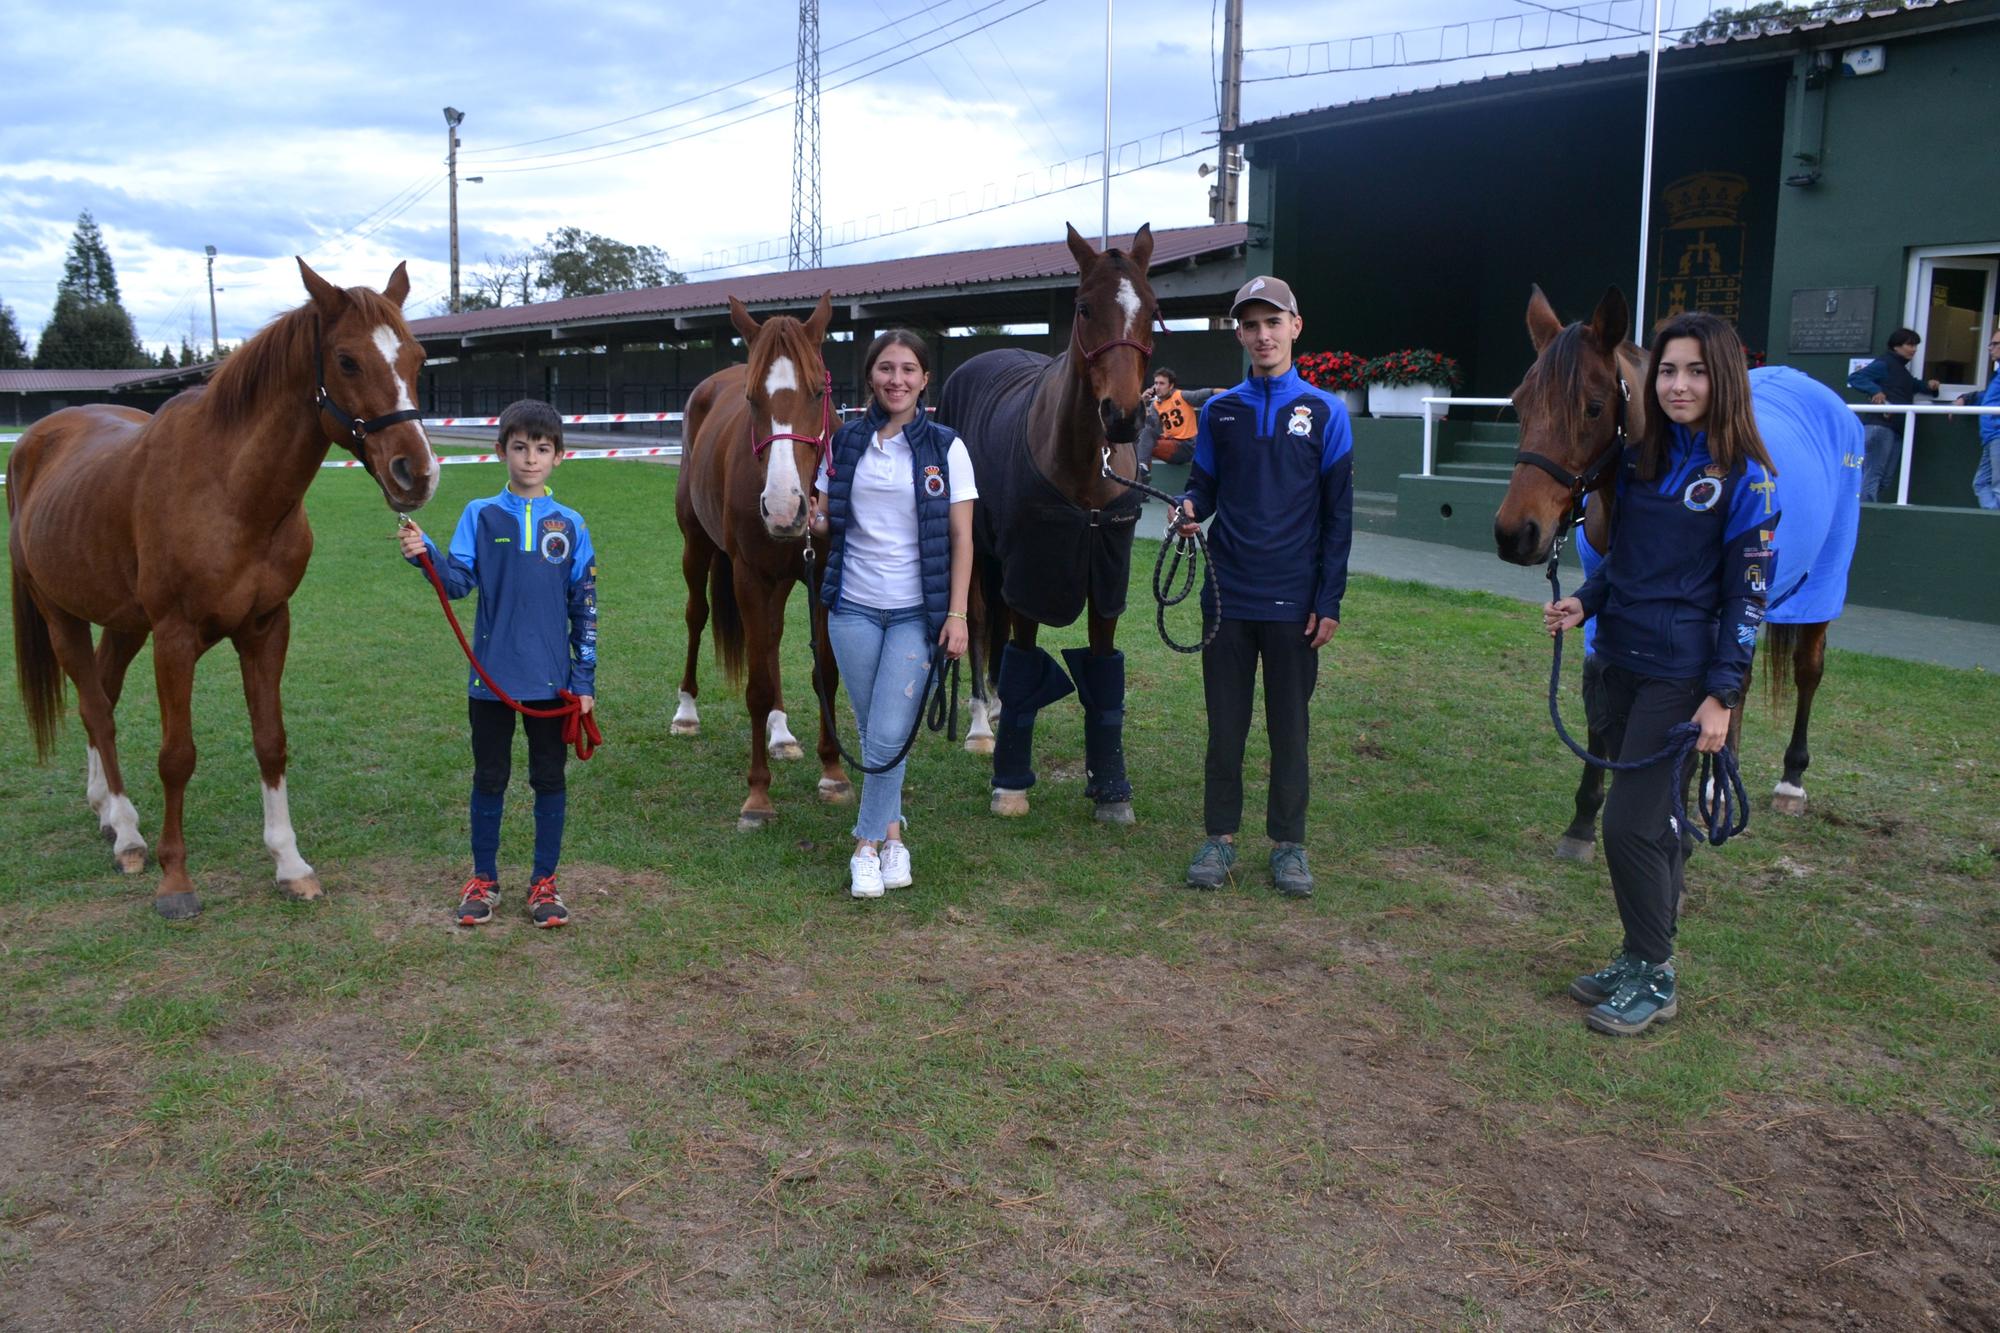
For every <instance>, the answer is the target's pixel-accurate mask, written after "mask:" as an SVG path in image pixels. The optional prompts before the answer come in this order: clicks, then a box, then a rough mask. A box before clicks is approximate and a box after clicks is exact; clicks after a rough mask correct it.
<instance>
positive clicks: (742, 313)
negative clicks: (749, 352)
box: [729, 296, 764, 347]
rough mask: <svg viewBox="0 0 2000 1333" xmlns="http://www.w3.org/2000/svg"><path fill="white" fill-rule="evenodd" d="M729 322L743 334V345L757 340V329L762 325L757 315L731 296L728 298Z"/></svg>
mask: <svg viewBox="0 0 2000 1333" xmlns="http://www.w3.org/2000/svg"><path fill="white" fill-rule="evenodd" d="M729 322H730V323H731V324H734V325H735V326H736V331H737V332H738V333H740V334H742V335H743V345H744V346H746V347H747V346H749V345H750V344H751V343H753V342H756V341H757V330H759V329H761V328H763V327H764V326H763V325H762V324H759V323H758V322H757V317H756V316H755V315H752V314H751V313H750V311H749V310H748V309H747V308H746V307H745V306H744V304H743V303H742V302H741V301H739V300H737V299H736V298H735V297H733V296H732V297H730V298H729Z"/></svg>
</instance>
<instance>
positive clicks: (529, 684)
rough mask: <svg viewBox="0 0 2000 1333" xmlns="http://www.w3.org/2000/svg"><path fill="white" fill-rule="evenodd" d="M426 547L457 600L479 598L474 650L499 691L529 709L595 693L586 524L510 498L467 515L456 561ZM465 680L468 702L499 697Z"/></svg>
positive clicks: (480, 503) (564, 511) (592, 584)
mask: <svg viewBox="0 0 2000 1333" xmlns="http://www.w3.org/2000/svg"><path fill="white" fill-rule="evenodd" d="M424 545H425V546H427V547H429V548H430V553H431V563H432V564H434V565H436V566H437V572H438V577H439V579H441V580H442V581H443V582H444V588H445V591H446V592H447V593H449V594H451V596H452V597H453V598H454V599H456V598H460V597H463V596H465V594H467V593H469V592H471V591H472V590H473V589H475V588H477V589H478V590H479V618H478V620H477V621H476V622H475V623H474V626H473V634H472V650H473V651H474V652H475V653H477V654H478V655H479V660H480V661H481V662H483V663H485V665H486V670H487V671H488V672H489V673H490V674H491V675H492V677H493V679H494V680H495V681H496V682H497V683H498V684H499V686H500V688H501V689H503V690H505V691H507V693H508V694H510V695H512V696H513V697H514V698H516V699H518V700H522V701H524V702H525V701H528V700H535V699H553V698H555V697H556V695H557V694H558V693H559V692H560V691H562V690H565V689H566V690H568V691H570V692H571V693H572V694H592V695H594V694H596V693H597V550H596V548H595V547H593V546H592V545H591V542H590V529H589V528H587V527H585V526H584V523H583V515H581V514H579V513H577V512H576V511H575V510H574V509H571V508H569V507H568V506H567V505H561V504H557V503H556V502H555V500H554V499H553V498H551V497H548V496H542V497H540V498H529V497H525V496H520V495H516V494H514V493H513V492H512V491H507V490H503V491H501V492H500V494H498V495H493V496H488V497H487V498H485V499H483V500H474V501H473V502H472V503H471V504H469V505H467V506H466V507H465V513H464V514H462V515H460V516H459V520H458V529H457V531H455V532H453V533H452V535H451V551H450V553H449V554H448V555H440V554H439V553H438V549H437V545H436V544H435V543H434V542H432V541H431V539H430V538H429V536H426V537H425V538H424ZM410 563H411V564H413V565H414V564H416V563H417V562H416V561H415V560H412V561H410ZM466 675H467V685H466V693H467V694H469V695H471V696H472V697H473V698H475V699H491V698H493V692H492V691H491V690H489V689H487V688H486V686H485V685H484V684H483V683H482V682H481V681H480V679H479V673H478V672H476V671H472V670H470V669H468V670H467V672H466Z"/></svg>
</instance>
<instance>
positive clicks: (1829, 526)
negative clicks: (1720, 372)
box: [1493, 287, 1864, 859]
mask: <svg viewBox="0 0 2000 1333" xmlns="http://www.w3.org/2000/svg"><path fill="white" fill-rule="evenodd" d="M1630 319H1631V316H1630V313H1629V310H1628V308H1627V306H1626V304H1625V297H1624V295H1623V294H1622V293H1621V292H1619V291H1618V289H1617V288H1615V287H1614V288H1612V289H1611V290H1609V291H1607V292H1606V293H1605V295H1604V299H1603V300H1602V301H1601V302H1599V304H1598V307H1597V310H1596V312H1595V313H1594V314H1593V315H1592V316H1591V319H1590V321H1589V322H1588V323H1582V322H1579V323H1575V324H1569V325H1564V324H1563V322H1562V320H1561V319H1559V318H1558V317H1557V316H1556V313H1555V310H1554V309H1553V308H1552V307H1551V306H1550V305H1549V302H1548V299H1547V298H1546V297H1544V296H1543V295H1542V291H1541V289H1540V288H1539V287H1537V288H1535V289H1534V294H1533V296H1532V297H1531V298H1530V299H1529V302H1528V314H1527V323H1528V335H1529V338H1530V339H1531V341H1532V342H1533V343H1534V346H1535V353H1536V359H1535V364H1534V366H1533V367H1532V368H1531V369H1530V370H1529V371H1528V374H1527V377H1526V378H1525V379H1523V380H1522V382H1521V386H1520V388H1518V389H1516V390H1515V391H1514V410H1515V414H1516V416H1518V417H1519V419H1520V423H1521V448H1520V452H1519V454H1517V455H1516V459H1515V466H1514V474H1513V477H1512V479H1511V480H1510V481H1509V483H1508V486H1507V494H1506V496H1505V497H1504V498H1503V499H1502V500H1501V503H1500V509H1499V512H1498V513H1497V514H1496V515H1495V516H1494V520H1493V535H1494V539H1495V541H1496V542H1497V543H1498V545H1499V552H1500V558H1501V559H1503V560H1507V561H1511V562H1513V563H1514V564H1520V565H1532V564H1539V563H1541V562H1543V561H1545V560H1547V559H1548V558H1549V553H1550V551H1551V549H1552V548H1553V546H1554V544H1555V541H1556V538H1557V536H1558V534H1559V533H1560V532H1561V531H1562V528H1563V525H1564V524H1565V523H1566V522H1567V521H1568V519H1569V516H1570V514H1571V511H1572V506H1573V505H1574V504H1576V503H1577V502H1578V501H1580V500H1581V499H1582V498H1583V497H1585V496H1586V495H1587V496H1588V497H1589V504H1588V508H1587V510H1586V515H1585V521H1584V526H1583V535H1584V537H1585V539H1586V540H1587V541H1588V543H1589V545H1590V546H1591V547H1592V548H1594V551H1609V550H1610V549H1611V533H1612V529H1613V525H1614V524H1615V523H1616V521H1617V515H1616V512H1615V510H1616V505H1615V504H1614V503H1613V498H1614V493H1613V485H1612V483H1613V481H1614V479H1615V478H1616V476H1617V472H1618V456H1619V454H1620V453H1621V452H1622V449H1623V445H1624V441H1625V440H1626V438H1627V437H1630V438H1633V439H1637V438H1638V437H1640V436H1642V435H1643V434H1644V432H1645V425H1646V411H1647V405H1648V403H1649V402H1650V401H1651V399H1652V393H1651V390H1650V386H1648V385H1647V384H1646V383H1645V382H1644V377H1645V373H1646V353H1645V352H1644V351H1643V350H1641V349H1640V348H1639V347H1637V346H1635V345H1634V344H1633V343H1631V342H1630V341H1628V340H1627V339H1626V337H1625V334H1626V330H1627V328H1628V326H1629V324H1630ZM1750 392H1751V399H1752V403H1753V406H1754V409H1755V412H1756V418H1757V432H1758V434H1759V435H1760V436H1761V437H1762V439H1763V442H1764V446H1765V448H1766V449H1767V450H1768V451H1769V453H1770V455H1771V461H1772V463H1773V465H1774V467H1773V471H1774V473H1775V475H1774V477H1773V478H1772V479H1771V481H1769V482H1764V483H1759V485H1760V486H1767V487H1769V489H1768V490H1764V491H1763V492H1762V501H1763V504H1764V506H1765V509H1764V512H1765V513H1767V514H1769V515H1771V516H1772V518H1773V520H1774V522H1773V526H1772V529H1771V531H1772V533H1773V534H1774V535H1773V549H1774V550H1775V552H1776V559H1775V561H1774V562H1773V563H1774V564H1775V565H1776V569H1775V572H1774V573H1773V574H1772V576H1771V579H1770V582H1769V584H1768V585H1767V587H1766V589H1765V596H1766V599H1767V608H1768V609H1767V611H1766V614H1765V623H1764V634H1763V640H1764V642H1763V653H1764V656H1765V658H1766V660H1767V672H1768V679H1769V685H1770V696H1771V700H1772V702H1773V704H1776V703H1777V702H1778V700H1779V699H1780V697H1781V695H1782V692H1783V690H1784V689H1785V687H1786V686H1787V684H1791V685H1794V686H1796V689H1797V694H1798V703H1797V709H1796V712H1795V714H1794V717H1793V723H1792V736H1791V742H1790V744H1789V745H1788V746H1787V747H1786V750H1785V770H1784V777H1783V778H1782V780H1780V781H1779V783H1778V784H1777V787H1776V790H1775V793H1774V796H1773V802H1772V803H1773V806H1774V808H1775V809H1777V810H1778V811H1779V812H1780V813H1783V814H1794V815H1797V814H1804V813H1805V809H1806V791H1805V771H1806V767H1807V765H1808V764H1809V763H1810V762H1811V753H1810V750H1809V748H1808V745H1807V732H1808V728H1809V725H1810V722H1811V718H1812V705H1813V696H1814V695H1815V693H1816V692H1817V691H1818V689H1819V683H1820V679H1821V677H1822V676H1823V675H1824V673H1825V667H1826V630H1827V625H1828V624H1829V623H1830V622H1832V621H1833V620H1835V619H1837V618H1838V617H1839V615H1840V612H1841V608H1842V606H1843V604H1844V603H1845V601H1846V598H1847V572H1848V567H1849V565H1850V564H1851V563H1852V562H1853V559H1854V543H1855V536H1856V533H1857V531H1858V530H1859V527H1860V519H1861V472H1860V460H1861V458H1862V457H1863V453H1864V450H1863V448H1862V428H1861V423H1860V421H1859V420H1858V419H1857V418H1856V417H1855V415H1854V413H1853V412H1852V411H1850V410H1848V407H1847V405H1846V404H1845V403H1844V402H1842V400H1841V398H1840V396H1839V395H1838V394H1836V393H1835V392H1834V391H1833V390H1831V389H1829V388H1827V387H1825V386H1824V385H1822V384H1819V383H1818V382H1817V381H1815V380H1812V379H1810V378H1809V377H1807V376H1806V375H1803V374H1801V373H1800V372H1798V371H1796V370H1793V369H1791V368H1789V367H1785V366H1772V367H1767V368H1763V369H1759V370H1754V371H1752V372H1750ZM1741 725H1742V710H1741V709H1740V708H1738V709H1737V710H1736V713H1735V716H1734V717H1732V718H1731V721H1730V735H1729V744H1730V747H1731V748H1732V749H1734V748H1735V747H1736V741H1737V737H1738V734H1739V732H1740V729H1741ZM1601 782H1602V775H1601V773H1600V772H1599V771H1598V770H1595V769H1590V768H1586V769H1585V773H1584V781H1583V786H1582V787H1581V788H1580V789H1579V790H1578V793H1577V819H1576V822H1575V823H1573V824H1572V825H1571V827H1570V829H1569V831H1568V833H1567V834H1566V835H1565V838H1564V847H1563V853H1564V854H1565V855H1568V856H1570V857H1572V858H1573V859H1582V858H1584V857H1587V855H1588V848H1589V845H1590V838H1591V822H1592V820H1593V819H1594V817H1595V814H1596V810H1597V806H1598V804H1599V803H1600V801H1601V798H1600V797H1599V795H1598V793H1599V791H1600V790H1601Z"/></svg>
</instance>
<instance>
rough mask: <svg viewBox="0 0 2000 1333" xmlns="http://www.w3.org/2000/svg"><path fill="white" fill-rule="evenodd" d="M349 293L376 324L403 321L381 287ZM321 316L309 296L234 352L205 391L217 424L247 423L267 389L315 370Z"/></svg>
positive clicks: (359, 310)
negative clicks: (315, 340) (316, 328)
mask: <svg viewBox="0 0 2000 1333" xmlns="http://www.w3.org/2000/svg"><path fill="white" fill-rule="evenodd" d="M347 296H348V299H349V300H351V301H353V302H354V304H355V307H356V310H357V313H358V314H359V315H360V317H361V318H363V319H365V320H368V321H369V323H370V325H371V327H372V326H373V325H375V324H385V323H386V324H389V325H391V326H392V327H400V326H401V325H402V312H401V311H399V310H397V309H396V307H395V306H394V305H393V304H391V302H390V301H389V298H387V297H386V296H383V295H382V294H381V293H380V292H377V291H374V290H372V289H370V288H367V287H350V288H348V289H347ZM318 318H319V315H318V312H317V311H315V310H314V308H313V304H312V302H310V301H308V302H306V303H305V304H304V305H302V306H298V307H297V308H295V309H292V310H287V311H285V312H284V313H283V314H281V315H278V316H275V317H274V318H273V319H272V320H271V322H270V323H269V324H266V325H265V326H264V327H263V328H261V329H259V330H258V331H257V332H256V333H255V334H253V335H251V337H250V340H249V341H248V342H246V343H244V344H243V345H242V346H241V347H239V348H237V349H236V350H235V351H233V352H231V353H230V354H229V359H228V360H226V361H224V362H223V363H222V369H220V370H218V371H216V372H215V378H214V379H212V380H210V381H209V382H208V388H207V390H206V392H204V394H203V395H202V406H203V407H204V408H205V409H206V410H207V411H208V413H209V415H210V418H211V419H212V421H213V422H214V424H215V425H216V426H218V427H221V428H224V429H227V428H229V427H232V426H239V425H244V424H247V423H248V422H249V421H250V420H251V418H252V417H254V416H255V415H256V413H257V411H258V407H259V405H260V403H261V402H262V401H263V399H264V397H265V396H266V395H268V394H270V393H272V392H274V391H275V392H284V391H286V390H288V389H292V388H295V387H296V386H295V384H294V381H295V378H296V377H297V376H298V375H299V374H300V373H304V374H306V375H311V374H312V373H313V366H312V355H313V330H314V326H315V322H316V321H317V320H318ZM301 368H303V369H302V370H301ZM301 401H304V400H303V398H302V399H301Z"/></svg>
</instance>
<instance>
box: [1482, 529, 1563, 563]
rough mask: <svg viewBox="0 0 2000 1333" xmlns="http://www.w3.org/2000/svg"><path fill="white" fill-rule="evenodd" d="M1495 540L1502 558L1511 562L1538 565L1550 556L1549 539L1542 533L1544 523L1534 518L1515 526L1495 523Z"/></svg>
mask: <svg viewBox="0 0 2000 1333" xmlns="http://www.w3.org/2000/svg"><path fill="white" fill-rule="evenodd" d="M1493 542H1494V545H1495V546H1497V547H1498V548H1499V550H1500V558H1501V559H1502V560H1505V561H1507V562H1508V563H1509V564H1514V565H1536V564H1540V563H1541V562H1542V561H1544V560H1546V559H1548V558H1549V551H1548V539H1547V538H1546V537H1544V536H1543V534H1542V525H1541V524H1539V523H1537V522H1536V521H1535V520H1534V519H1532V518H1529V519H1523V520H1521V522H1520V523H1519V524H1517V525H1516V526H1514V527H1513V528H1508V527H1507V526H1506V525H1505V524H1502V523H1499V522H1496V523H1494V525H1493Z"/></svg>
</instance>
